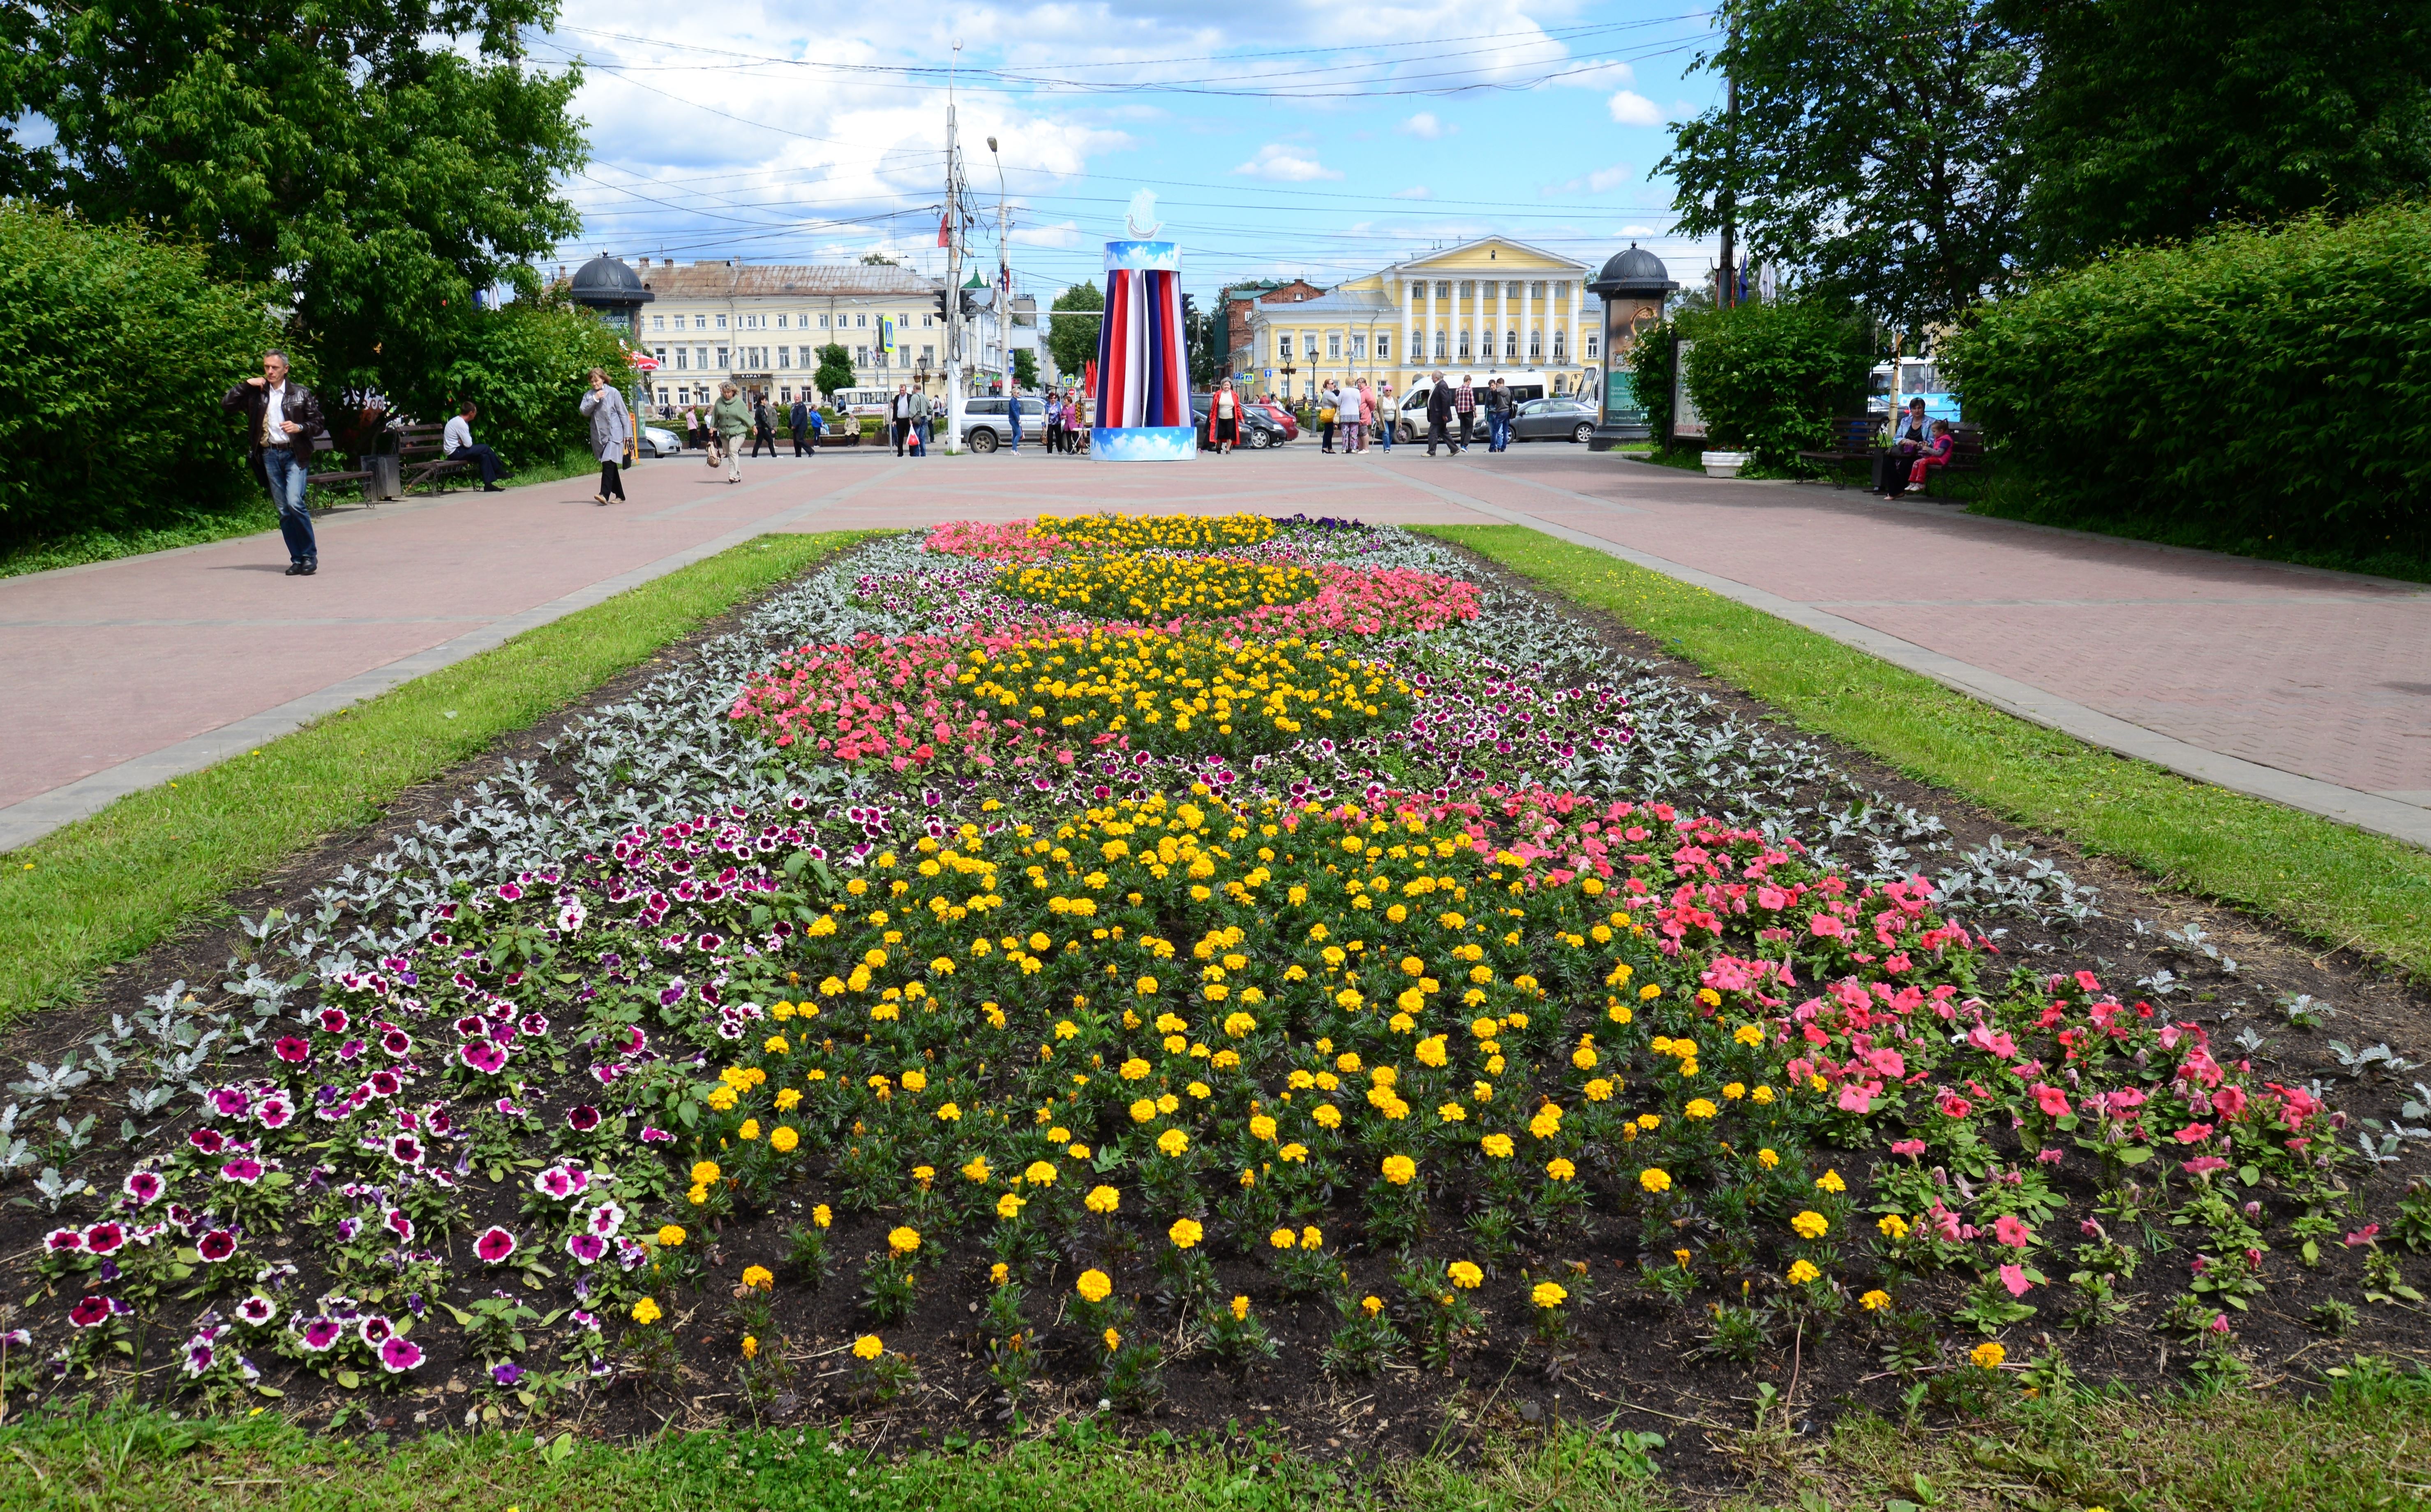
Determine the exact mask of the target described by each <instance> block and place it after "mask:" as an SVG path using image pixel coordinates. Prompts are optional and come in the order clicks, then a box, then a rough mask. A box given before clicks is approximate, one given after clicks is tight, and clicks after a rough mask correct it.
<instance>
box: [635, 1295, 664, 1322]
mask: <svg viewBox="0 0 2431 1512" xmlns="http://www.w3.org/2000/svg"><path fill="white" fill-rule="evenodd" d="M659 1316H660V1314H659V1304H657V1303H655V1302H652V1301H651V1300H650V1299H649V1298H647V1297H644V1298H643V1299H642V1300H641V1301H639V1302H637V1303H635V1304H633V1321H635V1322H637V1323H640V1324H642V1325H643V1326H645V1327H647V1326H648V1325H649V1324H651V1323H655V1322H657V1321H659Z"/></svg>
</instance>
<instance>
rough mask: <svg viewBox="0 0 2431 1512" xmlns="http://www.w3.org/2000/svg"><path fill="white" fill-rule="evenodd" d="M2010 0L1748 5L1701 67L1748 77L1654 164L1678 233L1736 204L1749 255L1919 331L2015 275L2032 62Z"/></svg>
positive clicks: (1728, 18)
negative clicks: (2011, 17) (1666, 178)
mask: <svg viewBox="0 0 2431 1512" xmlns="http://www.w3.org/2000/svg"><path fill="white" fill-rule="evenodd" d="M2007 9H2008V7H2007V6H2006V5H2005V4H2003V3H2000V0H1733V3H1731V4H1727V5H1725V6H1724V7H1722V8H1721V12H1720V14H1719V15H1718V16H1717V18H1716V20H1715V24H1714V25H1715V29H1716V30H1717V31H1718V32H1719V33H1720V34H1721V35H1723V36H1724V38H1725V39H1726V41H1725V42H1724V43H1723V45H1721V46H1720V47H1718V48H1716V49H1715V50H1714V51H1712V52H1710V53H1705V54H1702V55H1700V56H1699V58H1697V60H1696V66H1697V67H1700V68H1702V69H1704V70H1706V71H1707V72H1709V73H1712V74H1715V75H1721V74H1723V73H1725V72H1727V73H1728V74H1729V75H1730V76H1731V77H1732V79H1733V80H1735V82H1736V84H1737V86H1738V113H1737V116H1736V118H1735V120H1734V119H1733V117H1732V116H1731V114H1730V112H1729V111H1728V109H1727V108H1725V107H1724V105H1723V104H1722V103H1721V101H1720V96H1721V90H1720V88H1719V81H1718V79H1717V85H1716V88H1715V90H1714V95H1715V97H1716V104H1715V105H1714V106H1713V108H1710V109H1708V110H1706V111H1705V113H1704V114H1702V115H1701V116H1699V117H1697V118H1696V119H1695V120H1693V121H1690V122H1687V123H1685V125H1681V126H1679V127H1678V132H1677V136H1676V138H1675V139H1674V141H1673V145H1672V150H1671V153H1670V156H1668V158H1665V159H1664V160H1663V161H1662V162H1661V163H1660V164H1658V165H1657V166H1656V172H1657V173H1668V174H1671V176H1672V179H1673V182H1674V184H1675V186H1676V189H1675V192H1674V196H1673V199H1672V208H1674V209H1677V210H1678V211H1680V212H1681V219H1680V223H1679V228H1678V229H1679V234H1681V235H1683V236H1696V237H1704V236H1711V235H1713V234H1714V233H1715V232H1717V231H1718V230H1719V229H1720V228H1721V225H1722V223H1723V221H1724V220H1725V219H1726V218H1728V216H1729V215H1730V213H1731V212H1732V211H1733V210H1734V209H1735V213H1736V217H1737V220H1738V224H1739V226H1740V229H1741V232H1742V234H1743V235H1744V236H1745V238H1746V241H1747V246H1748V249H1749V251H1750V252H1751V253H1752V255H1753V257H1754V258H1756V259H1757V260H1758V261H1761V262H1778V263H1781V264H1784V265H1786V267H1788V268H1790V269H1792V270H1794V271H1796V272H1797V273H1798V274H1799V275H1800V278H1801V280H1802V285H1803V287H1805V288H1807V289H1808V290H1809V291H1813V292H1816V293H1819V294H1822V295H1825V296H1827V297H1833V298H1845V299H1853V300H1855V301H1857V302H1858V303H1860V304H1862V305H1863V306H1865V307H1867V308H1868V309H1869V310H1872V311H1874V312H1875V313H1877V314H1879V315H1881V316H1883V317H1884V318H1886V319H1888V320H1890V321H1892V322H1893V323H1895V324H1898V325H1900V326H1902V327H1903V328H1905V329H1908V330H1919V329H1921V328H1923V327H1925V326H1928V325H1930V324H1934V323H1936V322H1938V321H1940V320H1942V319H1944V318H1946V317H1947V316H1949V315H1950V314H1951V313H1953V311H1957V310H1963V309H1966V308H1967V307H1970V306H1971V305H1974V304H1976V303H1977V302H1978V301H1980V300H1982V299H1984V298H1985V297H1987V295H1989V294H1991V293H1993V292H1995V291H1998V290H1999V289H2000V288H2001V287H2002V286H2003V284H2004V283H2005V282H2006V281H2007V280H2008V278H2009V277H2010V276H2011V274H2012V270H2013V267H2014V263H2013V260H2012V258H2013V254H2014V251H2015V244H2016V238H2017V223H2018V216H2019V210H2020V201H2021V198H2022V193H2023V189H2024V179H2025V167H2026V165H2025V159H2024V157H2023V155H2022V154H2021V153H2020V150H2019V146H2018V132H2019V120H2018V115H2019V111H2020V100H2021V96H2020V91H2019V86H2020V83H2021V82H2022V81H2023V79H2024V77H2025V75H2026V72H2027V58H2026V54H2025V51H2024V48H2023V46H2022V44H2021V39H2020V36H2019V34H2018V32H2017V31H2016V30H2015V29H2014V28H2013V27H2011V26H2010V25H2007V24H2006V23H2005V21H2004V19H2003V18H2004V16H2005V14H2006V11H2007Z"/></svg>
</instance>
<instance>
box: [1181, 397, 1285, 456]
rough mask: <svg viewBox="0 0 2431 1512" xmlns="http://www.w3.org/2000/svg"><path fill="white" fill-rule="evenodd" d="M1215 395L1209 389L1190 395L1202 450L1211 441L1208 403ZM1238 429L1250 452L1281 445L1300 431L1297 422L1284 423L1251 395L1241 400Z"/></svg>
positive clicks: (1193, 422)
mask: <svg viewBox="0 0 2431 1512" xmlns="http://www.w3.org/2000/svg"><path fill="white" fill-rule="evenodd" d="M1214 398H1215V396H1214V395H1213V394H1210V393H1194V394H1192V395H1191V396H1190V417H1191V423H1192V424H1195V425H1197V426H1198V427H1199V449H1200V450H1201V451H1204V450H1206V449H1207V448H1208V446H1209V445H1210V444H1211V443H1210V442H1209V441H1208V439H1207V407H1208V405H1209V404H1210V403H1211V402H1213V400H1214ZM1240 430H1241V440H1240V444H1242V445H1243V446H1246V447H1248V448H1249V450H1251V451H1253V452H1262V451H1265V450H1266V448H1267V447H1269V446H1281V445H1283V443H1284V442H1285V441H1288V440H1291V439H1292V437H1294V436H1295V435H1298V434H1299V427H1298V426H1296V425H1295V426H1289V427H1286V425H1285V424H1284V423H1283V422H1282V421H1279V420H1277V419H1276V418H1275V416H1274V412H1273V411H1272V410H1270V409H1269V408H1267V407H1266V406H1265V405H1264V404H1262V403H1260V402H1258V401H1256V400H1253V399H1244V400H1243V401H1242V404H1241V424H1240Z"/></svg>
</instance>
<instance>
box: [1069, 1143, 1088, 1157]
mask: <svg viewBox="0 0 2431 1512" xmlns="http://www.w3.org/2000/svg"><path fill="white" fill-rule="evenodd" d="M1064 1153H1065V1155H1070V1156H1071V1157H1072V1158H1073V1159H1075V1160H1086V1159H1088V1158H1089V1147H1088V1146H1087V1145H1085V1144H1067V1145H1065V1147H1064Z"/></svg>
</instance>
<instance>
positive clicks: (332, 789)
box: [0, 532, 859, 1023]
mask: <svg viewBox="0 0 2431 1512" xmlns="http://www.w3.org/2000/svg"><path fill="white" fill-rule="evenodd" d="M858 539H859V536H858V535H857V534H856V533H853V532H831V533H828V534H824V535H772V536H764V537H762V538H760V539H759V540H751V541H746V542H745V543H743V544H742V545H739V546H736V547H734V548H732V549H731V550H729V551H725V552H721V553H719V554H718V555H716V556H714V557H708V558H706V559H704V560H701V561H697V562H695V563H693V564H692V565H691V566H689V567H685V568H681V569H679V570H678V571H676V572H673V573H668V574H667V575H665V576H664V577H661V578H659V579H657V580H656V581H654V582H649V583H645V584H643V585H642V586H641V587H639V588H635V589H631V590H628V591H626V592H623V593H619V594H617V595H616V596H615V597H614V598H612V599H609V600H607V601H606V602H604V603H601V604H595V605H593V606H591V607H589V608H586V609H580V610H578V611H576V612H575V613H573V614H569V615H567V616H565V617H564V618H563V619H561V620H557V621H555V622H553V623H548V624H545V625H542V626H540V627H538V628H536V629H533V630H529V631H527V632H525V633H524V634H522V635H519V636H517V637H515V638H514V639H513V640H510V641H508V642H506V643H505V644H504V645H501V646H497V647H495V648H494V649H492V650H490V651H485V652H483V653H481V654H480V655H478V656H470V657H467V658H466V659H465V660H463V661H461V662H458V663H456V664H455V665H454V666H452V667H445V668H442V669H441V670H439V671H438V672H434V673H430V674H428V676H424V677H417V678H415V679H414V680H413V681H411V682H410V683H406V684H404V685H402V686H401V687H397V688H394V689H391V690H389V691H387V692H385V693H382V694H380V695H379V696H378V697H377V698H373V699H368V700H365V701H364V702H363V703H360V704H358V705H356V706H353V707H351V708H346V709H343V710H340V711H339V712H338V713H335V714H332V715H330V716H328V717H327V718H326V719H322V720H317V721H315V722H314V723H311V724H309V725H307V726H306V727H304V728H303V729H300V730H297V731H295V732H294V733H293V734H291V735H287V736H283V737H281V738H279V739H276V740H272V741H271V742H269V743H268V744H266V745H264V746H262V747H261V749H260V750H259V751H256V752H254V753H252V754H251V755H249V756H239V757H236V758H234V759H231V760H228V761H224V762H222V763H220V764H219V765H218V766H215V767H210V768H207V769H205V770H204V771H201V772H197V773H193V774H192V775H189V776H185V777H180V778H178V779H177V780H176V781H175V782H172V783H167V784H164V785H162V786H160V787H158V788H152V789H145V790H144V791H143V792H138V793H130V794H128V795H127V796H126V797H125V798H122V799H120V800H119V801H118V802H116V803H114V804H112V805H110V806H109V807H108V808H105V809H103V810H102V811H101V812H100V813H98V814H94V815H92V817H91V818H88V819H82V820H78V821H76V822H75V823H72V824H68V825H65V826H63V827H61V828H59V829H57V830H54V831H53V832H52V833H50V834H49V835H46V836H44V837H43V838H42V839H39V840H36V841H35V842H34V843H33V844H31V845H28V846H25V847H24V848H23V849H20V850H16V851H11V852H9V853H8V854H7V856H5V857H0V1023H7V1022H10V1021H11V1020H14V1019H16V1018H19V1017H21V1016H23V1015H24V1014H26V1013H28V1012H31V1011H33V1010H34V1009H36V1008H39V1007H42V1006H43V1005H48V1004H52V1003H56V1002H59V1001H61V1000H63V999H65V998H68V997H70V996H72V995H74V994H75V992H77V991H78V990H79V989H81V988H82V987H83V986H84V984H86V983H87V982H89V981H90V980H91V979H92V973H93V972H96V971H98V970H99V969H100V968H101V967H103V966H105V965H108V964H109V963H110V962H113V961H118V960H123V959H125V958H126V957H127V956H129V955H134V954H136V953H137V952H140V951H143V950H144V949H146V948H148V947H149V946H151V945H152V944H154V943H155V942H157V941H158V940H159V939H161V938H162V937H164V936H166V935H167V934H168V933H169V932H170V931H171V930H173V929H176V927H178V926H179V925H180V924H181V923H183V922H186V921H188V920H190V919H193V918H195V917H197V916H199V915H202V914H204V913H206V911H207V910H209V909H210V908H211V906H213V904H214V903H215V902H216V900H218V899H219V898H221V897H222V896H224V895H225V894H226V893H227V892H229V891H231V890H233V889H239V888H243V887H246V886H248V885H250V884H252V883H255V882H258V881H260V879H261V878H262V877H264V876H266V875H267V874H269V872H271V870H272V869H273V868H274V867H276V866H277V864H278V863H279V862H280V861H282V860H284V859H285V858H286V857H288V856H292V855H293V854H294V853H295V852H296V851H298V850H300V849H302V848H303V847H305V846H307V845H309V844H310V843H311V842H312V841H313V840H314V839H316V838H317V837H319V836H321V835H324V834H327V833H328V832H330V831H332V830H339V829H345V828H350V827H352V826H355V825H359V824H365V823H369V822H372V821H373V820H374V819H375V818H377V816H378V814H379V812H380V810H381V808H382V807H383V806H385V805H387V804H388V803H389V802H390V801H391V800H392V799H394V797H395V796H396V795H397V793H399V792H400V791H402V790H404V789H407V788H409V787H411V786H412V785H413V784H415V783H418V782H423V781H427V780H428V779H429V778H430V777H432V776H434V775H436V774H437V773H441V772H443V771H444V770H446V769H447V768H448V767H450V766H453V765H454V764H456V763H457V762H460V761H462V760H464V759H466V758H467V757H470V756H476V755H478V754H479V753H480V752H481V751H482V750H483V749H484V748H486V747H487V746H488V745H489V744H490V742H491V741H492V740H494V739H496V738H497V737H499V736H501V735H505V734H507V733H510V732H511V731H514V730H519V729H522V728H523V727H524V726H526V725H528V724H530V723H533V722H534V721H536V720H538V719H541V718H542V717H543V716H545V715H546V714H548V713H549V712H550V711H551V710H553V709H557V708H562V707H563V706H565V705H567V704H569V703H571V702H573V701H574V700H575V699H578V698H579V697H581V696H582V695H583V694H585V693H587V692H589V691H590V690H593V689H595V688H596V687H598V686H599V685H600V684H601V683H603V682H605V681H607V680H608V679H609V678H610V677H612V676H613V675H614V674H616V673H619V672H622V671H624V670H625V669H626V668H628V667H631V666H634V665H635V664H637V663H639V662H642V661H644V660H646V659H647V658H648V657H649V656H650V655H651V654H652V653H653V652H655V651H657V650H658V649H659V648H660V647H662V646H663V645H665V644H666V643H667V642H669V641H671V640H679V639H680V638H682V637H683V636H685V635H688V634H690V633H691V632H692V631H693V630H695V629H696V628H698V627H699V626H700V625H702V624H704V623H707V622H709V621H711V620H713V619H715V618H716V617H717V616H718V615H721V614H723V613H725V612H726V611H727V610H729V609H730V608H732V607H733V606H735V605H737V604H739V603H741V602H743V601H744V600H746V599H747V598H749V597H750V596H752V595H753V594H756V593H758V592H760V591H761V590H764V589H766V588H768V587H769V586H770V585H772V584H775V583H780V582H782V581H784V580H785V579H786V578H789V577H792V576H794V575H796V573H800V572H801V571H802V570H803V569H805V568H807V567H809V566H810V565H811V564H812V563H813V562H816V561H818V560H819V559H820V558H822V557H827V556H830V555H831V554H832V553H834V552H836V551H838V550H840V549H841V548H843V547H844V546H846V545H848V544H849V543H851V542H852V541H853V540H858Z"/></svg>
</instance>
